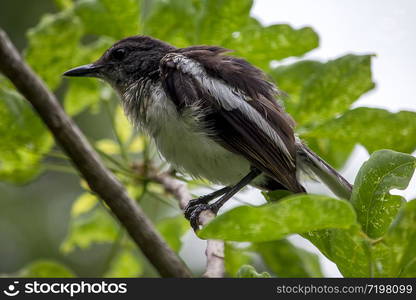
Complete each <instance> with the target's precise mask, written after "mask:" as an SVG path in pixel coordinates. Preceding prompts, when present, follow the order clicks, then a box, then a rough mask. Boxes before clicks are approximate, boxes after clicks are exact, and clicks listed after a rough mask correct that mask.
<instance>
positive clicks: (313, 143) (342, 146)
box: [301, 135, 355, 169]
mask: <svg viewBox="0 0 416 300" xmlns="http://www.w3.org/2000/svg"><path fill="white" fill-rule="evenodd" d="M301 138H302V140H304V141H306V143H307V145H308V147H309V148H311V149H312V150H313V151H314V152H315V153H316V154H318V155H319V157H321V158H323V159H324V160H325V161H326V162H327V163H329V164H330V165H331V166H332V167H334V168H335V169H341V168H342V167H343V166H344V165H345V163H346V161H347V159H348V158H349V157H350V155H351V152H352V151H353V150H354V146H355V142H354V141H353V140H345V141H338V140H333V139H332V138H326V137H325V136H324V135H322V136H319V137H316V138H315V137H308V136H305V135H302V136H301Z"/></svg>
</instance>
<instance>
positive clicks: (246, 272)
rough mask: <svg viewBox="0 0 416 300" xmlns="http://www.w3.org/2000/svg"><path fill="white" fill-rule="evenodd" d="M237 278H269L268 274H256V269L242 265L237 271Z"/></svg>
mask: <svg viewBox="0 0 416 300" xmlns="http://www.w3.org/2000/svg"><path fill="white" fill-rule="evenodd" d="M237 277H238V278H270V277H271V276H270V274H269V273H267V272H263V273H257V271H256V269H255V268H254V267H253V266H250V265H244V266H242V267H241V268H240V270H238V273H237Z"/></svg>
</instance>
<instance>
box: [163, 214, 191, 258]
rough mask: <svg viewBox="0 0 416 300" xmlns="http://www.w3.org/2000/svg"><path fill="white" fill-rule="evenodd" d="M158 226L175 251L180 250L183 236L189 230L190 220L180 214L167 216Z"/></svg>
mask: <svg viewBox="0 0 416 300" xmlns="http://www.w3.org/2000/svg"><path fill="white" fill-rule="evenodd" d="M156 228H157V229H158V230H159V232H160V234H161V235H162V236H163V237H164V239H165V241H166V242H167V243H168V245H169V247H171V248H172V249H173V250H174V251H176V252H179V250H181V246H182V241H181V238H182V236H183V235H184V234H185V233H186V232H187V231H188V230H189V228H190V227H189V222H188V221H187V220H186V219H185V218H184V217H183V216H182V215H179V216H177V217H173V218H167V219H164V220H162V221H160V222H159V223H158V224H157V225H156Z"/></svg>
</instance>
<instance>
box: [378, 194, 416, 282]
mask: <svg viewBox="0 0 416 300" xmlns="http://www.w3.org/2000/svg"><path fill="white" fill-rule="evenodd" d="M383 242H384V243H385V244H386V246H387V248H388V249H389V250H390V251H389V253H390V255H391V260H392V264H393V265H394V267H395V271H394V272H392V273H390V274H389V275H390V276H392V277H416V253H415V249H416V248H415V247H416V200H412V201H410V202H408V203H407V204H406V206H405V208H404V209H403V211H402V212H401V213H400V215H399V217H398V219H397V220H396V221H395V222H394V224H393V225H392V228H391V229H390V230H389V232H388V233H387V234H386V236H385V238H384V240H383Z"/></svg>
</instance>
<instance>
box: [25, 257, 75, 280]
mask: <svg viewBox="0 0 416 300" xmlns="http://www.w3.org/2000/svg"><path fill="white" fill-rule="evenodd" d="M18 276H19V277H32V278H51V277H53V278H69V277H75V275H74V273H73V272H72V271H71V270H69V269H68V268H67V267H66V266H64V265H62V264H60V263H58V262H55V261H50V260H37V261H35V262H32V263H30V264H28V265H27V266H25V267H24V268H23V269H22V270H20V271H19V272H18Z"/></svg>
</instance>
